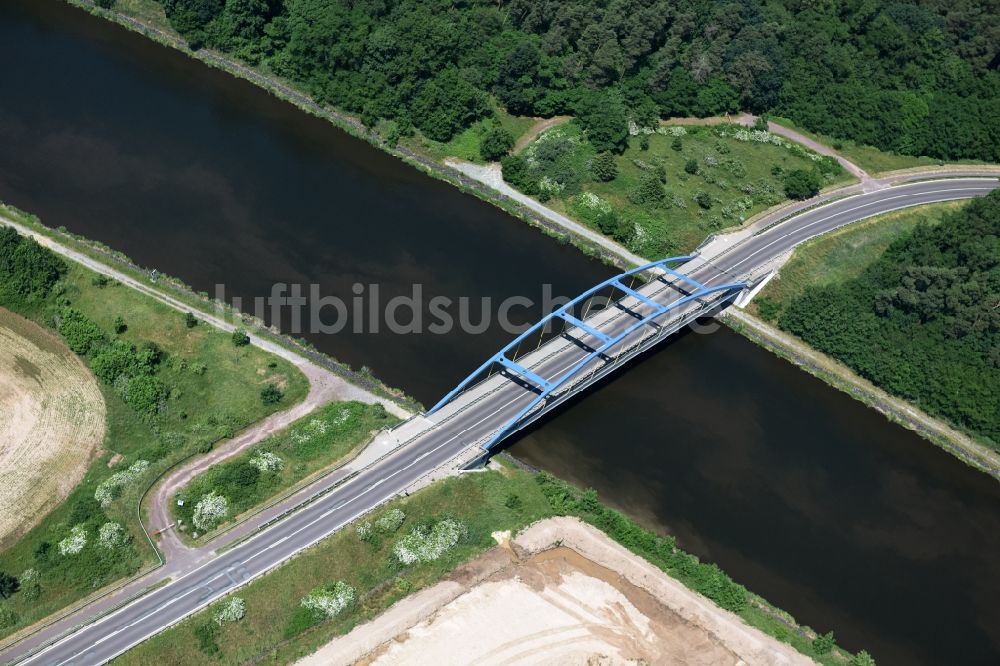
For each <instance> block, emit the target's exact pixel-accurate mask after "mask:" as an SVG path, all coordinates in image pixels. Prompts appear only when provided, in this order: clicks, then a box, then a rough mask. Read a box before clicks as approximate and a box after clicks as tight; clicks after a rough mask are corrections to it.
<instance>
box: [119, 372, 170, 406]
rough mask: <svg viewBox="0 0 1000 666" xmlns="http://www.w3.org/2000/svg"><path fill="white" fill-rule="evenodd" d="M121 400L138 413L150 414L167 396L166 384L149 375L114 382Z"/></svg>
mask: <svg viewBox="0 0 1000 666" xmlns="http://www.w3.org/2000/svg"><path fill="white" fill-rule="evenodd" d="M115 388H116V389H118V393H119V395H121V397H122V400H124V401H125V402H126V404H128V405H129V406H130V407H132V409H134V410H135V411H137V412H139V413H140V414H146V415H152V414H153V413H154V412H156V411H157V410H158V409H159V407H160V404H161V403H162V402H163V401H164V400H165V399H166V397H167V387H166V385H165V384H164V383H163V382H162V381H160V380H159V379H157V378H156V377H151V376H149V375H139V376H137V377H132V378H130V379H128V380H127V381H125V382H122V383H121V385H120V386H119V383H118V382H116V383H115Z"/></svg>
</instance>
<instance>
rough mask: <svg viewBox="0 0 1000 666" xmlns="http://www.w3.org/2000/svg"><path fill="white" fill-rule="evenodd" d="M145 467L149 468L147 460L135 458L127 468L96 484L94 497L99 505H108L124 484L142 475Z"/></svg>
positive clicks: (119, 492)
mask: <svg viewBox="0 0 1000 666" xmlns="http://www.w3.org/2000/svg"><path fill="white" fill-rule="evenodd" d="M147 469H149V461H148V460H137V461H135V462H134V463H133V464H132V466H131V467H129V468H128V469H123V470H122V471H120V472H115V473H114V474H112V475H111V476H109V477H108V478H106V479H105V480H104V481H102V482H101V483H100V485H98V486H97V490H95V491H94V499H96V500H97V501H98V502H100V504H101V506H108V505H109V504H111V502H112V501H114V500H115V498H117V497H118V496H120V495H121V494H122V489H124V488H125V486H127V485H129V484H130V483H132V482H133V481H135V480H136V479H138V478H139V477H140V476H142V474H143V473H144V472H145V471H146V470H147Z"/></svg>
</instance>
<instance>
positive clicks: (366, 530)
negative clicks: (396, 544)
mask: <svg viewBox="0 0 1000 666" xmlns="http://www.w3.org/2000/svg"><path fill="white" fill-rule="evenodd" d="M354 530H355V531H356V532H357V533H358V538H359V539H361V540H362V541H369V540H370V539H371V538H372V537H373V536H375V531H374V530H373V529H372V523H371V521H370V520H362V521H361V522H359V523H358V524H357V525H355V526H354Z"/></svg>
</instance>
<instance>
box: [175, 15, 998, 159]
mask: <svg viewBox="0 0 1000 666" xmlns="http://www.w3.org/2000/svg"><path fill="white" fill-rule="evenodd" d="M160 3H161V4H162V5H163V8H164V10H165V11H166V15H167V17H168V18H169V19H170V21H171V23H172V25H173V26H174V27H175V28H176V29H177V30H178V31H179V32H180V33H181V34H182V35H183V36H184V37H185V38H186V39H187V40H188V41H189V42H190V44H191V45H192V46H193V47H195V48H198V47H201V46H205V45H207V46H211V47H213V48H217V49H220V50H223V51H226V52H229V53H232V54H234V55H236V56H237V57H239V58H241V59H243V60H245V61H247V62H248V63H250V64H253V65H259V66H262V67H263V68H264V69H266V70H269V71H272V72H274V73H276V74H278V75H280V76H283V77H286V78H288V79H290V80H292V81H294V82H296V83H297V84H298V85H300V86H301V87H303V88H304V89H305V90H306V91H308V92H309V93H310V94H311V95H313V96H314V97H315V98H317V99H318V100H319V101H321V102H326V103H330V104H333V105H335V106H337V107H339V108H342V109H345V110H347V111H350V112H353V113H357V114H359V115H361V117H362V118H363V119H364V120H365V122H366V124H369V125H372V124H374V123H375V122H376V121H377V120H378V119H392V120H396V121H397V122H398V123H399V126H400V128H401V130H402V132H403V133H404V134H405V133H406V132H407V131H408V130H409V129H410V128H412V127H417V128H419V129H420V131H421V132H423V133H424V134H425V135H426V136H428V137H430V138H432V139H435V140H439V141H445V140H447V139H449V138H450V137H451V136H453V135H454V134H455V133H456V132H458V131H460V130H461V129H463V128H464V127H467V126H468V125H469V124H470V123H472V122H474V121H475V120H477V119H480V118H483V117H484V116H488V115H489V114H490V113H491V108H492V107H491V98H495V99H496V100H497V101H499V103H500V104H502V105H503V106H504V107H506V109H507V110H508V111H509V112H510V113H512V114H515V115H541V116H550V115H553V114H562V113H570V114H575V113H578V112H586V110H587V109H588V108H594V106H595V104H596V103H595V102H594V101H593V95H594V94H595V93H598V92H604V93H610V94H611V95H612V97H613V101H612V102H610V103H611V104H614V105H621V106H622V107H624V108H625V109H627V112H628V115H629V117H630V119H631V120H633V121H635V122H637V123H639V124H648V123H651V122H652V121H653V120H654V119H655V118H656V117H662V116H689V115H695V116H708V115H715V114H722V113H727V112H735V111H738V110H741V109H742V110H748V111H751V112H754V113H763V112H775V113H780V114H781V115H785V116H788V117H790V118H792V119H793V120H795V121H796V122H797V123H799V124H801V125H802V126H804V127H806V128H807V129H810V130H814V131H817V132H822V133H825V134H830V135H833V136H835V137H842V138H849V139H853V140H855V141H858V142H861V143H865V144H870V145H873V146H875V147H877V148H880V149H883V150H893V151H896V152H899V153H904V154H913V155H930V156H934V157H938V158H943V159H959V158H976V159H985V160H993V161H1000V74H998V71H997V69H998V65H1000V51H998V45H1000V15H998V14H997V13H996V12H993V11H989V9H988V6H987V4H988V3H985V2H983V1H982V0H957V1H952V2H945V1H944V0H919V1H917V2H913V3H899V2H889V1H887V0H867V1H864V2H863V1H862V0H848V1H847V2H836V3H815V2H804V1H803V0H775V1H774V2H767V3H765V2H763V0H734V1H726V2H716V1H709V0H671V1H669V2H668V1H667V0H612V1H610V2H608V1H606V0H509V1H507V2H505V1H504V0H500V1H499V2H496V1H494V0H491V1H490V2H486V1H485V0H468V1H467V2H462V3H453V2H448V1H445V0H389V1H387V0H356V1H353V2H343V1H337V0H160ZM601 103H603V104H605V105H606V104H608V103H609V102H608V101H607V100H606V99H602V100H601Z"/></svg>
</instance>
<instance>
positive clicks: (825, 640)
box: [812, 631, 836, 656]
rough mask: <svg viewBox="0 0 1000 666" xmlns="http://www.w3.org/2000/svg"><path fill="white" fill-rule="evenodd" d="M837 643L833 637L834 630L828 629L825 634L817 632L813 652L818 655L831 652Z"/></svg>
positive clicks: (813, 642) (813, 641)
mask: <svg viewBox="0 0 1000 666" xmlns="http://www.w3.org/2000/svg"><path fill="white" fill-rule="evenodd" d="M835 644H836V641H835V640H834V639H833V632H832V631H828V632H826V633H825V634H817V635H816V638H814V639H813V640H812V651H813V654H816V655H818V656H823V655H824V654H829V653H830V650H832V649H833V646H834V645H835Z"/></svg>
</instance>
